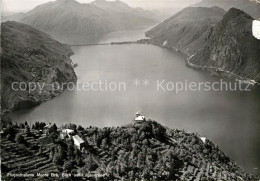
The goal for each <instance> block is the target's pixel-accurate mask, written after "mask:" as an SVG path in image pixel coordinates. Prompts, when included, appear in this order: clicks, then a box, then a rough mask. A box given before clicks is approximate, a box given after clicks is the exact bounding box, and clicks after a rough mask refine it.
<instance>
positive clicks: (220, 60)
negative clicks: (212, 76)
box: [188, 8, 260, 82]
mask: <svg viewBox="0 0 260 181" xmlns="http://www.w3.org/2000/svg"><path fill="white" fill-rule="evenodd" d="M252 21H253V18H252V17H251V16H250V15H248V14H246V13H245V12H243V11H241V10H238V9H235V8H231V9H230V10H229V11H228V12H227V13H226V15H225V16H224V18H223V20H222V21H221V22H219V23H218V25H217V26H216V27H215V28H214V29H211V32H210V33H209V35H208V36H207V38H206V41H205V46H204V48H203V49H202V50H201V51H199V52H198V53H197V54H196V55H194V56H193V57H190V58H189V60H188V65H191V66H192V67H195V68H201V69H206V70H209V71H211V72H213V73H220V74H228V75H230V76H233V77H236V78H239V79H246V80H255V81H257V82H260V40H258V39H256V38H255V37H254V36H253V35H252ZM252 82H254V81H252Z"/></svg>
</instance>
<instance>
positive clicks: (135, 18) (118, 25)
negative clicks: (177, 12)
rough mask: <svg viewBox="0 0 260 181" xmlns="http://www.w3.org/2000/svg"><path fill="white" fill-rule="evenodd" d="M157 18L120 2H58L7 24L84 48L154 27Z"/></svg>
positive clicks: (43, 5)
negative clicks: (103, 38)
mask: <svg viewBox="0 0 260 181" xmlns="http://www.w3.org/2000/svg"><path fill="white" fill-rule="evenodd" d="M157 18H158V17H157V15H156V13H155V12H152V11H145V10H143V9H141V8H131V7H130V6H128V5H127V4H125V3H123V2H121V1H118V0H117V1H113V2H109V1H106V0H96V1H94V2H92V3H89V4H81V3H78V2H77V1H75V0H56V1H54V2H48V3H46V4H42V5H39V6H37V7H36V8H34V9H33V10H31V11H29V12H27V13H18V14H15V15H12V16H9V17H7V18H5V20H15V21H19V22H22V23H25V24H28V25H31V26H33V27H34V28H37V29H39V30H41V31H44V32H45V33H48V34H50V35H52V36H53V37H54V38H56V39H57V40H59V41H62V42H64V43H70V44H81V43H92V42H95V41H96V39H98V38H100V36H102V35H104V34H106V33H109V32H113V31H121V30H130V29H136V28H138V27H141V26H151V25H154V24H156V22H157V21H158V19H157Z"/></svg>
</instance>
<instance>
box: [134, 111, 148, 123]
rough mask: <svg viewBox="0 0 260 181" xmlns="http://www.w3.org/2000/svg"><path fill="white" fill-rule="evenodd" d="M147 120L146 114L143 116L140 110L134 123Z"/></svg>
mask: <svg viewBox="0 0 260 181" xmlns="http://www.w3.org/2000/svg"><path fill="white" fill-rule="evenodd" d="M144 121H145V116H141V114H140V112H137V113H136V117H135V120H134V124H138V123H143V122H144Z"/></svg>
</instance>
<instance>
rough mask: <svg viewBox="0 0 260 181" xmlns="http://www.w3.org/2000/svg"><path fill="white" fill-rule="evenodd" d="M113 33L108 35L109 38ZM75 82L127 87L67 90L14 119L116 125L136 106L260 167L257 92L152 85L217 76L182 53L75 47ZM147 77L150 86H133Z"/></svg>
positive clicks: (127, 118) (146, 48)
mask: <svg viewBox="0 0 260 181" xmlns="http://www.w3.org/2000/svg"><path fill="white" fill-rule="evenodd" d="M111 39H113V38H107V39H106V40H111ZM73 50H74V52H75V55H74V56H73V57H72V59H73V61H74V62H77V63H78V65H79V66H78V67H77V68H76V73H77V75H78V78H79V81H80V82H84V81H98V80H102V81H108V82H109V81H115V82H118V81H123V82H126V91H120V92H117V91H114V92H110V91H106V92H102V91H97V92H94V91H66V92H64V93H63V94H62V95H60V96H58V97H56V98H55V99H53V100H51V101H48V102H46V103H44V104H42V105H40V106H38V107H36V108H34V109H31V110H30V111H20V112H15V113H13V114H11V116H12V118H13V119H14V120H15V121H28V122H35V121H45V122H55V123H58V124H63V123H70V122H71V123H76V124H80V125H82V126H90V125H92V126H99V127H104V126H119V125H125V124H128V123H130V122H131V120H132V119H133V117H134V114H135V112H136V111H137V110H140V109H141V110H142V112H143V113H144V114H145V115H146V116H147V117H149V118H152V119H154V120H156V121H158V122H160V123H162V124H163V125H166V126H168V127H170V128H177V129H185V130H187V131H191V132H197V133H199V134H200V135H201V136H206V137H208V138H209V139H211V140H213V141H214V143H216V144H217V145H219V147H220V148H221V149H222V150H224V151H225V153H227V154H228V155H229V156H231V157H232V158H233V159H234V160H236V161H237V163H238V164H240V165H241V166H242V167H243V168H246V169H247V170H248V171H251V172H252V169H253V168H255V167H258V168H260V161H259V160H260V154H259V153H260V113H259V110H260V95H259V88H255V89H254V90H253V91H251V92H241V91H236V92H225V91H224V92H214V91H182V92H180V93H179V94H175V93H174V92H168V91H166V92H164V91H159V92H158V91H157V90H156V81H157V80H166V81H172V82H178V81H182V82H185V80H188V81H190V82H191V81H194V82H205V81H209V82H214V81H219V78H214V77H211V76H209V74H208V73H204V72H200V71H196V70H193V69H189V68H186V67H185V64H184V58H182V57H181V56H180V55H178V54H176V53H174V52H172V51H170V50H167V49H163V48H159V47H156V46H152V45H120V46H119V45H106V46H89V47H74V48H73ZM135 79H139V80H143V79H148V80H149V81H150V85H149V86H147V87H144V86H138V87H135V86H133V80H135Z"/></svg>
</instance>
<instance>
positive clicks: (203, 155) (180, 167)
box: [0, 120, 258, 180]
mask: <svg viewBox="0 0 260 181" xmlns="http://www.w3.org/2000/svg"><path fill="white" fill-rule="evenodd" d="M6 125H7V126H8V127H7V126H6ZM45 125H46V124H45V123H35V124H33V125H32V127H31V128H30V127H29V126H28V124H27V125H26V124H25V125H23V123H22V124H20V125H19V126H18V125H15V124H13V125H12V123H10V121H9V122H7V121H1V127H2V128H3V127H5V128H6V127H7V128H6V129H4V131H3V133H2V136H1V143H0V144H1V156H2V160H1V169H2V177H3V179H4V180H6V179H5V178H6V177H7V174H8V173H32V174H33V173H34V174H36V173H45V174H48V175H49V174H50V173H55V174H60V175H61V173H73V174H75V173H80V174H78V175H77V176H78V177H84V179H83V178H77V179H76V178H73V176H69V175H68V178H66V180H258V179H257V178H256V177H254V176H252V175H249V174H247V173H245V171H244V170H243V169H241V168H240V167H239V166H237V164H236V163H235V162H234V161H233V160H231V159H230V158H229V157H227V156H226V155H225V154H224V153H223V152H222V151H221V150H220V149H219V148H218V146H216V145H214V144H213V143H212V142H211V141H210V140H208V139H207V138H203V137H200V136H199V135H198V134H195V133H187V132H185V131H182V130H177V129H170V128H167V127H164V126H162V125H161V124H159V123H157V122H155V121H151V120H147V121H145V122H142V123H139V124H130V125H126V126H122V127H106V128H102V129H101V128H96V127H88V128H83V127H82V126H77V125H75V124H69V125H64V126H63V127H61V128H60V129H57V126H56V125H55V124H54V125H48V127H49V129H48V130H47V129H46V126H45ZM24 127H26V129H24ZM43 127H45V129H44V130H45V131H46V132H47V133H48V134H47V135H46V136H44V135H43V134H42V133H41V132H40V131H39V130H41V129H43ZM65 129H66V130H68V129H69V130H70V132H71V133H70V134H69V136H70V137H71V138H69V137H68V135H66V134H65V135H64V131H63V133H62V130H65ZM24 130H26V131H24ZM62 135H64V137H63V136H62ZM15 137H16V139H14V138H15ZM73 140H74V141H73ZM75 140H80V143H81V144H80V146H78V145H77V142H75ZM80 147H81V148H80ZM79 149H81V151H79ZM10 153H11V154H10ZM14 159H15V161H14ZM45 179H46V178H45ZM35 180H42V179H41V178H39V177H38V178H37V177H35Z"/></svg>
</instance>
